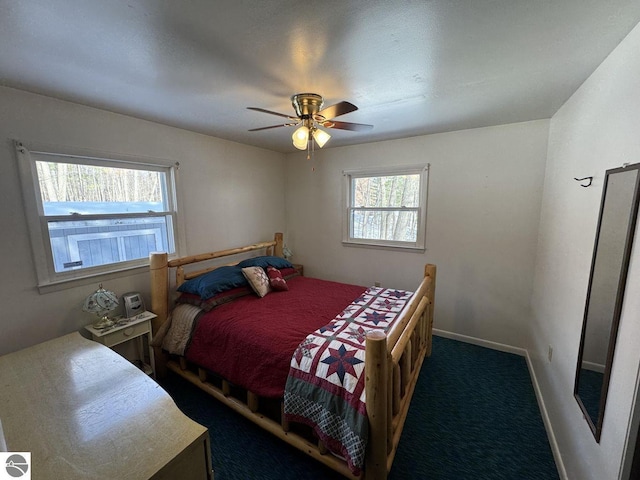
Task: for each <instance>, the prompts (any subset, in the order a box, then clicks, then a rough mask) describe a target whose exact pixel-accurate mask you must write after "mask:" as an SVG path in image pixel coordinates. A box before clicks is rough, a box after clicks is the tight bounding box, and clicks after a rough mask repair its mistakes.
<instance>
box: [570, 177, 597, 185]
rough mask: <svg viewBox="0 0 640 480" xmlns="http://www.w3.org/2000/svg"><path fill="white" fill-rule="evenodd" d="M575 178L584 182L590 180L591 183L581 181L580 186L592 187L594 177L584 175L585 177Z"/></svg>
mask: <svg viewBox="0 0 640 480" xmlns="http://www.w3.org/2000/svg"><path fill="white" fill-rule="evenodd" d="M573 179H574V180H576V181H578V182H584V181H585V180H589V183H587V184H586V185H585V184H584V183H581V184H580V186H581V187H590V186H591V182H593V177H584V178H575V177H574V178H573Z"/></svg>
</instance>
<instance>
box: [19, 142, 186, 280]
mask: <svg viewBox="0 0 640 480" xmlns="http://www.w3.org/2000/svg"><path fill="white" fill-rule="evenodd" d="M16 149H17V152H18V159H19V162H20V171H21V175H22V180H23V190H24V195H25V207H26V209H27V216H28V220H29V228H30V233H31V240H32V247H33V251H34V256H35V261H36V269H37V271H38V282H39V286H41V287H42V286H46V285H49V284H54V283H59V282H64V281H67V280H73V279H77V278H83V277H89V276H94V275H98V274H105V273H110V272H114V271H120V270H128V269H131V268H136V267H142V266H146V265H148V263H149V253H150V252H154V251H164V252H168V253H170V254H171V253H175V251H176V240H175V239H176V222H177V218H176V214H177V212H176V202H175V178H174V173H175V172H174V169H173V168H172V167H170V166H166V165H155V164H149V163H142V162H140V161H129V160H127V161H125V160H116V159H100V158H95V157H89V156H79V155H69V154H62V153H49V152H42V151H36V150H35V149H32V150H29V149H27V148H26V147H25V146H24V145H22V144H20V143H17V144H16Z"/></svg>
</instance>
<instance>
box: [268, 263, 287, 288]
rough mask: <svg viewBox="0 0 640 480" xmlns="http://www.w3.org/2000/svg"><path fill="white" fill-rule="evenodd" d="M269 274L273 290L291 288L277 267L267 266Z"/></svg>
mask: <svg viewBox="0 0 640 480" xmlns="http://www.w3.org/2000/svg"><path fill="white" fill-rule="evenodd" d="M267 276H268V277H269V285H271V288H272V289H273V290H280V291H283V290H289V285H287V282H286V281H285V279H284V278H282V273H281V272H280V270H278V269H277V268H274V267H267Z"/></svg>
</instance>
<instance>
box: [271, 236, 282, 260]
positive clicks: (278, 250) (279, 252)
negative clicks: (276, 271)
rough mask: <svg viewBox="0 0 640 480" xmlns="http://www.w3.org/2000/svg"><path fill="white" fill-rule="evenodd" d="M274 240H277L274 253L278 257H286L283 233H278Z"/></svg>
mask: <svg viewBox="0 0 640 480" xmlns="http://www.w3.org/2000/svg"><path fill="white" fill-rule="evenodd" d="M273 240H274V241H275V242H276V244H275V246H274V247H273V254H274V255H275V256H276V257H282V258H284V253H283V249H284V240H283V238H282V233H276V234H275V236H274V238H273Z"/></svg>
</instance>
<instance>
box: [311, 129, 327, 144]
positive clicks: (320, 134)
mask: <svg viewBox="0 0 640 480" xmlns="http://www.w3.org/2000/svg"><path fill="white" fill-rule="evenodd" d="M330 138H331V135H329V134H328V133H327V132H325V131H324V130H320V129H319V128H316V129H314V130H313V139H314V140H315V141H316V143H317V144H318V146H319V147H320V148H322V147H324V145H325V144H326V143H327V142H328V141H329V139H330Z"/></svg>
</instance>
